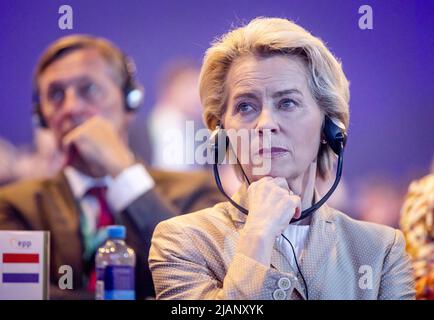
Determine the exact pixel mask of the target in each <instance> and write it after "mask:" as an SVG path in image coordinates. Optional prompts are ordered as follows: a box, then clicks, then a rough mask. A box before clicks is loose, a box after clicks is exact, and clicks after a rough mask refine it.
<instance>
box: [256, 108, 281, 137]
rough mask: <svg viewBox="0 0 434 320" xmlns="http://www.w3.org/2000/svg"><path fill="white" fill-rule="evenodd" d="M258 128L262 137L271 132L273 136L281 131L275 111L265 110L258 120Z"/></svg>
mask: <svg viewBox="0 0 434 320" xmlns="http://www.w3.org/2000/svg"><path fill="white" fill-rule="evenodd" d="M256 128H257V130H258V132H259V134H260V135H262V134H264V133H265V132H266V131H269V132H270V133H273V134H274V133H277V132H278V131H279V125H278V123H277V121H276V119H275V115H274V114H273V111H271V110H269V109H267V108H263V109H262V112H261V114H260V116H259V118H258V123H257V125H256Z"/></svg>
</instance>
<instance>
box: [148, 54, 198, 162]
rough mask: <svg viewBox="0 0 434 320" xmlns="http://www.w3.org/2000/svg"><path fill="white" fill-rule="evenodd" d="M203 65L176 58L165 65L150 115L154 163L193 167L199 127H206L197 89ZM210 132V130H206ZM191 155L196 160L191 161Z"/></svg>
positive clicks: (149, 125)
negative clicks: (196, 135) (199, 66)
mask: <svg viewBox="0 0 434 320" xmlns="http://www.w3.org/2000/svg"><path fill="white" fill-rule="evenodd" d="M198 77H199V68H198V66H196V65H195V64H194V63H193V62H191V61H187V60H175V61H172V62H170V63H169V64H168V65H166V66H165V68H163V72H162V75H161V76H160V79H159V81H158V84H159V85H158V89H157V102H156V103H155V106H154V107H153V108H152V111H151V114H150V116H149V118H148V124H147V125H148V127H149V131H150V132H149V134H150V138H151V144H152V155H153V159H152V165H153V166H154V167H157V168H164V169H170V170H192V169H195V168H198V167H200V165H198V164H196V163H195V162H194V152H195V149H196V146H197V145H198V144H199V143H202V142H203V141H197V142H195V134H196V132H197V131H198V130H200V129H202V130H204V126H203V122H202V114H201V112H200V110H201V108H200V99H199V94H198V92H197V86H198ZM205 132H207V130H206V131H205ZM188 159H191V160H192V161H190V162H189V161H188Z"/></svg>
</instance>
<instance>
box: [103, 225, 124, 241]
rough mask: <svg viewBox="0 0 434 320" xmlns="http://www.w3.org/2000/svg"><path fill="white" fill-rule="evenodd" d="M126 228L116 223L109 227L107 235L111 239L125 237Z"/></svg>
mask: <svg viewBox="0 0 434 320" xmlns="http://www.w3.org/2000/svg"><path fill="white" fill-rule="evenodd" d="M126 233H127V231H126V229H125V227H124V226H119V225H114V226H109V227H107V235H108V237H109V239H125V236H126Z"/></svg>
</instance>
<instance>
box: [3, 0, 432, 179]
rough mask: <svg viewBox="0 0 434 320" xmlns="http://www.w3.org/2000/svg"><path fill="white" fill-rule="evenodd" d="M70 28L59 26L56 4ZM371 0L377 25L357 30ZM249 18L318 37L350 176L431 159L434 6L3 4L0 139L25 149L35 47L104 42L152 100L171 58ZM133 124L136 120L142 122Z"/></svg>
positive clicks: (407, 168)
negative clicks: (128, 60) (338, 74)
mask: <svg viewBox="0 0 434 320" xmlns="http://www.w3.org/2000/svg"><path fill="white" fill-rule="evenodd" d="M62 4H69V5H71V6H72V7H73V10H74V29H73V30H72V31H63V30H60V29H59V28H58V18H59V16H60V15H59V14H58V13H57V12H58V8H59V6H60V5H62ZM363 4H369V5H371V6H372V8H373V13H374V29H373V30H360V29H359V28H358V19H359V17H360V14H359V13H358V8H359V7H360V6H361V5H363ZM256 16H280V17H288V18H291V19H293V20H295V21H296V22H298V23H299V24H301V25H302V26H303V27H305V28H306V29H308V30H310V31H311V32H312V33H313V34H314V35H317V36H319V37H320V38H322V39H323V40H324V41H325V42H326V43H327V44H328V46H329V48H330V49H331V50H332V51H333V52H334V53H335V54H336V55H337V56H338V57H340V58H341V59H342V61H343V66H344V71H345V73H346V75H347V77H348V79H349V80H350V82H351V103H350V111H351V124H350V131H349V143H348V148H347V152H346V161H345V176H346V177H347V178H348V179H353V178H358V177H362V176H364V175H367V174H369V175H375V174H377V173H378V174H381V175H385V176H388V177H391V178H392V179H394V180H396V182H397V183H399V184H404V183H407V182H408V181H409V179H413V178H415V177H419V176H421V175H424V174H425V173H426V172H427V171H428V169H429V166H430V163H431V159H432V157H433V155H434V129H433V123H434V106H433V104H434V95H433V89H434V64H433V58H434V54H433V52H434V19H433V18H434V1H431V0H419V1H408V0H406V1H384V0H383V1H375V2H374V1H349V0H338V1H324V0H321V1H318V0H315V1H313V0H302V1H291V0H284V1H270V0H267V1H265V0H261V1H234V0H232V1H221V0H219V1H204V0H202V1H185V0H172V1H167V0H159V1H139V0H130V1H119V0H112V1H101V0H93V1H88V0H79V1H64V0H63V1H24V0H19V1H17V0H2V1H1V2H0V83H1V89H0V137H3V138H5V139H8V140H10V141H12V142H13V143H14V144H23V143H31V140H32V125H31V120H30V110H31V103H30V101H31V99H30V98H31V73H32V70H33V68H34V65H35V63H36V60H37V57H38V56H39V55H40V53H41V52H42V50H43V49H44V48H45V47H46V46H47V45H48V44H49V43H50V42H52V41H53V40H55V39H56V38H58V37H60V36H63V35H67V34H69V33H90V34H95V35H99V36H103V37H107V38H109V39H111V40H112V41H114V42H115V43H116V44H117V45H118V46H119V47H121V48H122V49H123V50H124V51H125V52H127V53H128V54H129V55H131V56H132V57H133V58H134V59H135V60H136V64H137V67H138V79H139V80H140V81H141V82H142V83H143V84H144V86H145V88H146V90H147V97H146V98H147V99H146V102H145V108H144V110H142V112H141V117H142V118H144V117H146V113H147V111H149V109H150V107H151V106H152V105H153V103H154V102H155V89H156V85H155V84H156V80H157V76H158V72H159V71H160V70H161V67H162V66H163V65H164V63H166V62H167V61H168V60H170V59H173V58H176V57H178V56H181V57H192V58H193V59H195V60H197V61H198V62H200V60H201V57H202V55H203V53H204V51H205V49H206V48H207V47H208V46H209V43H210V42H211V40H212V39H213V38H214V37H216V36H218V35H221V34H222V33H224V32H225V31H227V30H228V28H230V27H231V26H232V25H234V24H235V25H238V24H240V22H245V21H248V20H250V19H251V18H254V17H256ZM140 121H143V119H141V120H140Z"/></svg>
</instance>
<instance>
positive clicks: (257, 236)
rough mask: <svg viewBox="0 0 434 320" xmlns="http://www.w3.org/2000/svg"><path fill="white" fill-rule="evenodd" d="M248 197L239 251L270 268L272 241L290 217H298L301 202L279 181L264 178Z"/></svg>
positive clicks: (254, 184) (250, 188)
mask: <svg viewBox="0 0 434 320" xmlns="http://www.w3.org/2000/svg"><path fill="white" fill-rule="evenodd" d="M247 193H248V209H249V215H248V216H247V220H246V224H245V226H244V228H243V230H242V232H241V238H240V241H239V245H238V250H239V251H241V253H243V254H245V255H247V256H249V257H250V258H252V259H255V260H257V261H258V262H260V263H262V264H264V265H269V263H270V260H271V252H272V249H273V244H274V241H275V239H276V238H277V237H278V236H279V235H280V234H281V233H282V232H283V231H284V230H285V229H286V227H287V226H288V224H289V222H290V221H291V219H292V218H293V217H295V218H298V217H300V214H301V199H300V197H299V196H297V195H295V194H294V193H293V192H292V191H291V190H290V189H289V187H288V184H287V182H286V179H284V178H281V177H278V178H272V177H263V178H261V179H260V180H258V181H255V182H253V183H252V184H251V185H250V186H249V188H248V190H247Z"/></svg>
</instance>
